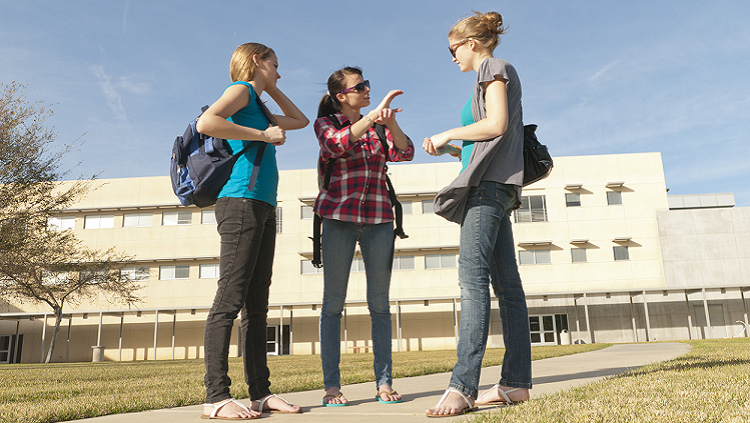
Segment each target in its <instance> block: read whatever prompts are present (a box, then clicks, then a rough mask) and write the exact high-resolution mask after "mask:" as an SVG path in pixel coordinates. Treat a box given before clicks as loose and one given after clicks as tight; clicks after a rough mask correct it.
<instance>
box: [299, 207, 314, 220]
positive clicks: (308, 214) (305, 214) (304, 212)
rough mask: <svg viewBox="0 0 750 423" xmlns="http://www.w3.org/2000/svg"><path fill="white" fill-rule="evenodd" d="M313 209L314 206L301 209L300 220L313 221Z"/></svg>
mask: <svg viewBox="0 0 750 423" xmlns="http://www.w3.org/2000/svg"><path fill="white" fill-rule="evenodd" d="M313 214H314V213H313V208H312V206H302V207H300V218H301V219H312V218H313Z"/></svg>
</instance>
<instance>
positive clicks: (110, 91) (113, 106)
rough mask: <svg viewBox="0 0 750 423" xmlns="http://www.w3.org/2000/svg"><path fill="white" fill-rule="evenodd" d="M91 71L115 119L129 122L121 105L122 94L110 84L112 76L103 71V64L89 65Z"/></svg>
mask: <svg viewBox="0 0 750 423" xmlns="http://www.w3.org/2000/svg"><path fill="white" fill-rule="evenodd" d="M89 69H90V70H91V73H92V74H94V76H95V77H96V78H97V79H98V80H99V87H101V89H102V92H103V93H104V97H105V98H106V99H107V106H109V109H110V110H111V111H112V113H113V114H114V117H115V119H116V120H118V121H120V122H122V123H129V122H128V116H127V113H126V112H125V107H123V105H122V96H120V93H119V92H117V89H116V88H115V86H114V85H113V84H112V76H111V75H107V74H106V73H105V72H104V66H102V65H98V66H90V67H89Z"/></svg>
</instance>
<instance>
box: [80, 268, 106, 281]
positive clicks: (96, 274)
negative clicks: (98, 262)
mask: <svg viewBox="0 0 750 423" xmlns="http://www.w3.org/2000/svg"><path fill="white" fill-rule="evenodd" d="M109 276H110V274H109V269H96V270H82V271H81V272H79V273H78V280H79V281H80V282H86V281H88V282H93V281H97V280H98V281H101V280H103V279H109Z"/></svg>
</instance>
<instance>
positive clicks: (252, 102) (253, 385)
mask: <svg viewBox="0 0 750 423" xmlns="http://www.w3.org/2000/svg"><path fill="white" fill-rule="evenodd" d="M278 66H279V62H278V59H277V57H276V53H274V51H273V50H272V49H270V48H268V47H266V46H264V45H262V44H258V43H246V44H243V45H241V46H239V47H237V49H236V50H235V51H234V54H233V55H232V59H231V62H230V65H229V74H230V77H231V79H232V83H231V84H230V85H229V86H228V87H227V88H226V89H225V90H224V93H223V94H222V95H221V97H220V98H219V99H218V100H217V101H216V102H215V103H214V104H212V105H211V107H209V108H208V110H206V111H205V112H204V113H203V115H201V117H200V119H199V120H198V123H197V126H196V129H197V130H198V132H200V133H202V134H206V135H210V136H214V137H218V138H224V139H227V142H228V144H229V146H230V148H231V150H232V151H234V152H237V151H240V150H242V149H243V148H245V147H246V146H248V145H250V147H249V148H248V149H247V150H246V151H245V153H244V154H242V156H241V157H240V158H239V159H238V160H237V162H236V163H235V165H234V168H233V169H232V173H231V176H230V178H229V181H228V182H227V183H226V185H224V187H223V188H222V190H221V192H220V193H219V198H218V200H217V201H216V209H215V213H216V224H217V230H218V232H219V235H220V237H221V250H220V256H219V269H220V276H219V280H218V289H217V290H216V296H215V297H214V301H213V305H212V306H211V310H210V311H209V314H208V317H207V318H206V328H205V333H204V344H203V345H204V348H205V359H204V362H205V365H206V375H205V380H204V383H205V385H206V402H205V404H204V406H203V415H202V416H201V417H203V418H206V419H222V420H249V419H253V418H257V417H260V416H261V414H262V413H263V412H264V411H265V412H267V411H271V412H273V411H277V412H286V413H298V412H300V411H301V409H300V407H298V406H293V405H291V404H289V403H288V402H286V401H285V400H284V399H282V398H281V397H279V396H277V395H274V394H271V391H270V390H269V386H270V385H271V383H270V382H269V380H268V378H269V370H268V366H267V364H266V316H267V314H268V295H269V287H270V285H271V268H272V266H273V256H274V247H275V240H276V191H277V186H278V181H279V172H278V168H277V166H276V147H278V146H282V145H284V142H285V141H286V134H285V131H286V130H291V129H301V128H304V127H305V126H307V124H308V123H309V121H308V119H307V118H306V117H305V115H304V114H303V113H302V112H301V111H300V110H299V109H298V108H297V106H295V105H294V103H292V101H291V100H289V98H288V97H287V96H286V95H285V94H284V93H283V92H282V91H281V90H280V89H279V88H278V87H277V86H276V82H277V80H278V79H279V78H281V76H279V73H278ZM263 92H265V93H267V94H268V95H269V96H270V97H271V99H273V101H274V102H275V103H276V104H277V105H278V106H279V108H280V109H281V111H282V113H283V115H272V114H270V113H269V112H268V110H267V109H266V107H265V105H264V104H263V103H262V102H261V101H260V99H259V97H260V95H261V94H262V93H263ZM240 312H241V313H242V317H241V324H242V328H241V331H242V332H241V333H242V336H241V337H242V343H241V348H242V358H243V364H244V368H245V382H246V383H247V385H248V393H249V395H250V399H251V400H252V403H251V407H250V408H249V409H248V408H247V407H245V406H244V405H243V404H241V403H240V402H238V401H236V400H235V399H234V398H232V397H231V395H230V393H229V386H230V385H231V380H230V379H229V376H227V371H228V357H229V340H230V338H231V335H232V327H233V325H234V320H235V319H236V318H237V315H238V314H239V313H240Z"/></svg>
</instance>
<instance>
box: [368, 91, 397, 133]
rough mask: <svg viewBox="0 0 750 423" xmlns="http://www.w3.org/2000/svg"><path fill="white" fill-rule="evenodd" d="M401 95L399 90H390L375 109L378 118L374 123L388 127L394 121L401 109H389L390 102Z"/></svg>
mask: <svg viewBox="0 0 750 423" xmlns="http://www.w3.org/2000/svg"><path fill="white" fill-rule="evenodd" d="M403 93H404V92H403V91H401V90H392V91H390V92H389V93H388V94H387V95H386V96H385V97H384V98H383V100H382V101H381V102H380V104H378V107H376V108H375V111H376V112H377V113H378V117H377V119H375V121H376V122H378V123H382V124H385V125H388V124H389V123H391V122H394V121H395V120H396V113H398V112H400V111H401V110H402V109H391V101H393V99H394V98H396V97H397V96H400V95H401V94H403Z"/></svg>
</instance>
